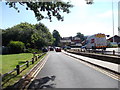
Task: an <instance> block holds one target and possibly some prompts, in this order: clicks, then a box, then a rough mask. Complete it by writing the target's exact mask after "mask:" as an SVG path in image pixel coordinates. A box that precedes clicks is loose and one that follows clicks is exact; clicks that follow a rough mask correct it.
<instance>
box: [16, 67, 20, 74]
mask: <svg viewBox="0 0 120 90" xmlns="http://www.w3.org/2000/svg"><path fill="white" fill-rule="evenodd" d="M16 69H17V75H19V74H20V65H17V66H16Z"/></svg>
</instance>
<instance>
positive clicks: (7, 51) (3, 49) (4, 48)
mask: <svg viewBox="0 0 120 90" xmlns="http://www.w3.org/2000/svg"><path fill="white" fill-rule="evenodd" d="M2 54H9V48H8V47H4V46H3V47H2Z"/></svg>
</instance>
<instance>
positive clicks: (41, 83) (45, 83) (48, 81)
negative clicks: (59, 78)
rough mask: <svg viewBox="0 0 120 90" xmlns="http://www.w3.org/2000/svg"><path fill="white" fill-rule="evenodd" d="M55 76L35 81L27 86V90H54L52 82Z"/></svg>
mask: <svg viewBox="0 0 120 90" xmlns="http://www.w3.org/2000/svg"><path fill="white" fill-rule="evenodd" d="M55 78H56V76H50V77H48V76H47V77H43V78H40V79H35V80H34V81H32V83H31V84H30V85H29V87H28V89H43V88H55V87H54V85H55V84H54V83H53V81H54V80H55Z"/></svg>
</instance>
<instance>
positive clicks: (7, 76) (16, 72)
mask: <svg viewBox="0 0 120 90" xmlns="http://www.w3.org/2000/svg"><path fill="white" fill-rule="evenodd" d="M44 54H45V53H42V54H40V55H38V56H34V57H33V58H32V60H29V61H26V62H25V63H24V64H22V65H16V68H15V69H13V70H11V71H9V72H8V73H5V74H3V75H2V76H1V77H2V86H3V85H4V84H5V83H6V82H8V81H9V80H10V79H12V78H14V77H16V76H17V75H19V74H20V73H21V72H22V71H24V70H25V69H26V68H28V67H29V66H30V65H32V64H34V62H35V61H37V60H38V59H39V58H40V57H41V56H43V55H44Z"/></svg>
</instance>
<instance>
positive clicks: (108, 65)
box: [62, 51, 120, 73]
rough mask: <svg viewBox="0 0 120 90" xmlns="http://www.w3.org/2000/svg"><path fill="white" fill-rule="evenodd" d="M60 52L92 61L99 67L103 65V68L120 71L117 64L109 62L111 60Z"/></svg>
mask: <svg viewBox="0 0 120 90" xmlns="http://www.w3.org/2000/svg"><path fill="white" fill-rule="evenodd" d="M62 52H63V53H65V54H67V55H70V56H72V57H76V58H78V59H82V60H84V61H87V62H90V63H93V64H95V65H98V66H101V67H104V68H107V69H109V70H112V71H114V72H117V73H120V66H119V64H115V63H111V62H105V61H102V60H98V59H93V58H89V57H85V56H81V55H76V54H71V53H68V52H65V51H62Z"/></svg>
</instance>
